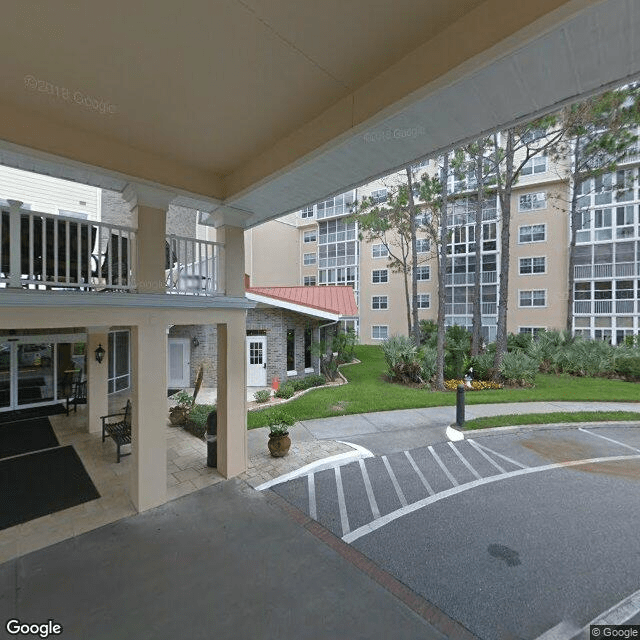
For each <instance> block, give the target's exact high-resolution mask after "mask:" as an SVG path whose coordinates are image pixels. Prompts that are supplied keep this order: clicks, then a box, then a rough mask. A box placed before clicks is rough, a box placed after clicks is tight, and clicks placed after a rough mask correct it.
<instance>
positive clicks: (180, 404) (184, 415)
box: [169, 391, 193, 427]
mask: <svg viewBox="0 0 640 640" xmlns="http://www.w3.org/2000/svg"><path fill="white" fill-rule="evenodd" d="M174 400H175V403H176V404H175V405H174V406H173V407H171V408H170V409H169V421H170V422H171V424H172V425H173V426H174V427H177V426H180V425H183V424H185V423H186V422H187V420H188V419H189V412H190V411H191V408H192V407H193V397H192V396H190V395H189V394H188V393H187V392H186V391H181V392H180V393H178V394H177V395H176V397H175V398H174Z"/></svg>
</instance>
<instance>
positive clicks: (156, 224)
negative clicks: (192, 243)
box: [122, 183, 175, 293]
mask: <svg viewBox="0 0 640 640" xmlns="http://www.w3.org/2000/svg"><path fill="white" fill-rule="evenodd" d="M122 196H123V197H124V199H125V200H126V201H127V202H128V203H129V206H130V207H131V211H132V213H133V214H134V218H135V217H137V219H138V233H137V242H136V247H135V248H134V251H133V255H134V256H135V258H136V262H135V265H136V282H137V291H138V293H165V291H166V276H165V268H164V267H165V258H166V253H165V242H166V227H167V209H168V208H169V203H170V202H171V201H172V200H173V199H174V197H175V194H173V193H171V192H170V191H164V190H163V189H159V188H156V187H149V186H147V185H142V184H136V183H129V184H128V185H127V186H126V188H125V189H124V191H123V193H122Z"/></svg>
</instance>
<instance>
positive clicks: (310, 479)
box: [307, 473, 318, 520]
mask: <svg viewBox="0 0 640 640" xmlns="http://www.w3.org/2000/svg"><path fill="white" fill-rule="evenodd" d="M307 485H308V488H309V516H310V517H311V518H313V519H314V520H317V519H318V511H317V508H316V480H315V474H313V473H310V474H309V475H308V476H307Z"/></svg>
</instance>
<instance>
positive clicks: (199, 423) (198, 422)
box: [184, 404, 216, 438]
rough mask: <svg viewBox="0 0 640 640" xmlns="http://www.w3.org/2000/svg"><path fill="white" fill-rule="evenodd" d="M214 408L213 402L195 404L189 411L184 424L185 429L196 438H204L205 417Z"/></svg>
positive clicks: (205, 431)
mask: <svg viewBox="0 0 640 640" xmlns="http://www.w3.org/2000/svg"><path fill="white" fill-rule="evenodd" d="M215 410H216V405H214V404H195V405H193V407H192V408H191V411H190V412H189V419H188V420H187V423H186V424H185V427H184V428H185V429H186V430H187V431H189V433H192V434H193V435H194V436H197V437H198V438H204V436H205V434H206V433H207V418H208V417H209V414H210V413H211V412H212V411H215Z"/></svg>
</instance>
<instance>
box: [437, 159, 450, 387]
mask: <svg viewBox="0 0 640 640" xmlns="http://www.w3.org/2000/svg"><path fill="white" fill-rule="evenodd" d="M448 178H449V154H448V153H445V154H444V158H443V164H442V178H441V183H442V202H441V204H440V242H439V243H438V333H437V342H436V388H437V389H438V390H440V391H444V335H445V328H444V315H445V314H444V310H445V309H444V306H445V300H446V292H445V284H444V275H445V272H446V269H447V213H448V212H447V209H448V193H447V182H448Z"/></svg>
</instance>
